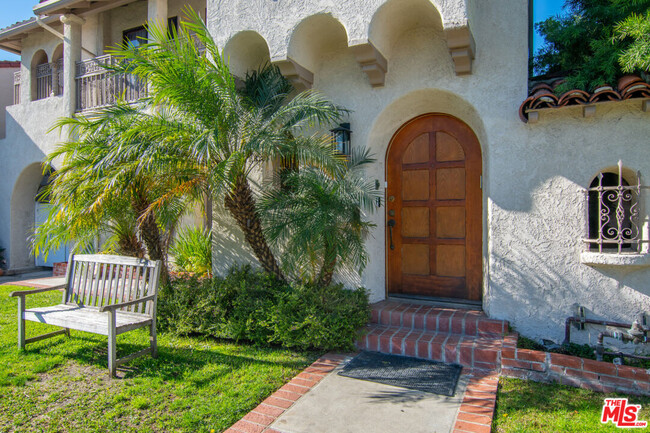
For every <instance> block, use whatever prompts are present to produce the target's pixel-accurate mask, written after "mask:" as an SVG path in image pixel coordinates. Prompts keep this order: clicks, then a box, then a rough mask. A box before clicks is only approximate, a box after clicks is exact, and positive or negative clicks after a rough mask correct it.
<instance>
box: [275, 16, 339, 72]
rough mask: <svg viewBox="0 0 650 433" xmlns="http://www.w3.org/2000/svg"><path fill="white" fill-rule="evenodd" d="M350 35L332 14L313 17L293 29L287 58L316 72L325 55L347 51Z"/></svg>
mask: <svg viewBox="0 0 650 433" xmlns="http://www.w3.org/2000/svg"><path fill="white" fill-rule="evenodd" d="M347 46H348V33H347V30H346V28H345V27H344V26H343V24H341V22H340V21H339V20H338V19H337V18H335V17H334V16H333V15H332V14H331V13H319V14H316V15H311V16H309V17H307V18H305V19H303V20H302V21H300V22H299V23H298V24H297V25H296V26H295V27H294V29H293V31H292V33H291V38H290V39H289V43H288V46H287V57H288V58H290V59H292V60H293V61H295V62H297V63H298V64H300V65H301V66H303V67H305V68H307V69H308V70H310V71H312V72H314V71H316V70H317V69H318V67H319V62H320V60H321V58H322V56H323V55H326V54H328V53H331V52H333V51H337V50H341V49H345V48H347Z"/></svg>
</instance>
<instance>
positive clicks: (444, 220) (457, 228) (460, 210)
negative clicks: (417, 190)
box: [436, 206, 465, 239]
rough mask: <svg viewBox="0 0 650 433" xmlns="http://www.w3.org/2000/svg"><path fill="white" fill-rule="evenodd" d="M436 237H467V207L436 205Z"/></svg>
mask: <svg viewBox="0 0 650 433" xmlns="http://www.w3.org/2000/svg"><path fill="white" fill-rule="evenodd" d="M436 237H437V238H438V239H464V238H465V207H464V206H462V207H461V206H455V207H442V206H440V207H436Z"/></svg>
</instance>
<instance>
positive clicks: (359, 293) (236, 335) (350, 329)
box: [158, 266, 370, 351]
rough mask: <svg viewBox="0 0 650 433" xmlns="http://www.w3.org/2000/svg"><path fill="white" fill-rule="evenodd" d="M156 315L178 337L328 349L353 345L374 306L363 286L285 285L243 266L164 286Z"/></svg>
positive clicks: (161, 325) (173, 280)
mask: <svg viewBox="0 0 650 433" xmlns="http://www.w3.org/2000/svg"><path fill="white" fill-rule="evenodd" d="M158 317H159V324H160V327H161V328H162V329H167V330H169V331H172V332H174V333H177V334H179V335H192V334H200V335H207V336H212V337H217V338H228V339H233V340H235V341H242V340H243V341H250V342H253V343H255V344H256V345H261V346H268V345H280V346H284V347H287V348H315V349H321V350H324V351H325V350H337V349H343V350H348V349H350V350H351V349H353V347H354V342H355V340H356V338H357V336H358V330H359V328H362V327H363V326H364V325H365V324H366V323H367V322H368V320H369V318H370V309H369V306H368V295H367V293H366V292H365V290H363V289H358V290H347V289H345V288H343V286H341V285H336V284H335V285H329V286H321V285H308V284H307V285H302V284H287V283H285V282H283V281H280V280H278V279H277V278H275V277H274V276H273V275H270V274H266V273H264V272H262V271H256V270H253V269H251V267H250V266H243V267H241V268H233V269H231V271H230V272H229V273H228V274H227V275H226V276H225V277H214V278H212V279H209V278H198V277H196V276H191V275H188V276H179V277H178V278H175V279H172V281H171V282H170V284H168V285H166V286H164V287H163V288H162V290H161V294H160V298H159V301H158Z"/></svg>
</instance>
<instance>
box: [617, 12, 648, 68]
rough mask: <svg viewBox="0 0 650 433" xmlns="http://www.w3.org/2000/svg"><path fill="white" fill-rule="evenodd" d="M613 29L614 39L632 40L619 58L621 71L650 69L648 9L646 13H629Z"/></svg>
mask: <svg viewBox="0 0 650 433" xmlns="http://www.w3.org/2000/svg"><path fill="white" fill-rule="evenodd" d="M614 31H615V39H619V40H625V39H627V38H629V39H630V40H631V41H632V43H631V44H630V46H629V47H628V48H627V49H626V50H625V51H623V53H622V54H621V57H620V58H619V63H620V65H621V67H622V68H623V71H624V72H634V71H635V70H637V69H639V70H641V71H646V72H647V71H650V11H648V12H647V13H646V15H637V14H632V15H630V16H629V17H627V18H626V19H625V20H624V21H623V22H621V23H619V24H618V25H617V26H616V28H615V29H614Z"/></svg>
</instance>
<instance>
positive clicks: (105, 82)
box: [75, 54, 147, 112]
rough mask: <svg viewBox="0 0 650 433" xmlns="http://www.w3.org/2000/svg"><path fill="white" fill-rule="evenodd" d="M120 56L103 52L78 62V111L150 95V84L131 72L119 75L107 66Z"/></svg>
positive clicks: (133, 100) (76, 79) (114, 62)
mask: <svg viewBox="0 0 650 433" xmlns="http://www.w3.org/2000/svg"><path fill="white" fill-rule="evenodd" d="M116 62H117V59H116V58H115V57H113V56H111V55H110V54H109V55H104V56H100V57H95V58H93V59H90V60H84V61H81V62H77V70H76V78H75V81H76V86H77V88H76V90H77V92H76V93H77V101H76V111H78V112H79V111H86V110H91V109H94V108H98V107H103V106H106V105H110V104H113V103H115V102H116V101H117V100H118V99H120V98H121V99H123V100H124V101H126V102H135V101H137V100H138V99H140V98H143V97H145V96H146V95H147V84H146V83H145V82H143V81H142V80H140V79H139V78H137V77H135V76H133V75H131V74H116V73H115V72H113V71H111V70H110V69H107V68H106V66H113V65H116V64H117V63H116Z"/></svg>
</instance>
